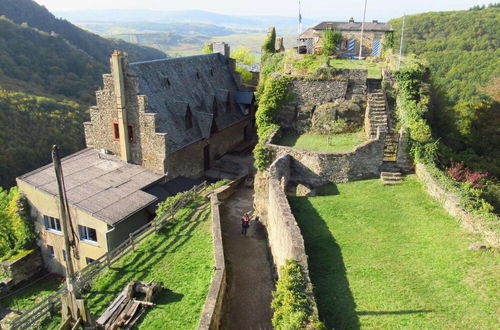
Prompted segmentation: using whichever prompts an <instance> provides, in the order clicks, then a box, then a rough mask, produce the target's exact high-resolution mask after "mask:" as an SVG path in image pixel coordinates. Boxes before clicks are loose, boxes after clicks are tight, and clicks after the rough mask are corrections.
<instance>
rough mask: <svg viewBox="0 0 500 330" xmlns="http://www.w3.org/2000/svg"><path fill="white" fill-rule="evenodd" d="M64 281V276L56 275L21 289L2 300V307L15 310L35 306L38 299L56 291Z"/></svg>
mask: <svg viewBox="0 0 500 330" xmlns="http://www.w3.org/2000/svg"><path fill="white" fill-rule="evenodd" d="M62 283H63V278H61V277H59V276H55V275H49V276H48V277H46V278H44V279H43V280H40V281H39V282H36V283H35V284H33V285H31V286H29V287H26V288H25V289H21V290H20V291H18V292H16V293H15V294H14V295H12V296H9V297H7V298H4V299H2V300H0V307H3V308H8V309H13V310H27V309H30V308H32V307H34V306H35V305H36V304H37V302H38V301H40V300H41V299H43V298H45V297H48V296H50V295H51V294H54V293H56V291H57V290H58V289H59V287H60V286H61V285H62Z"/></svg>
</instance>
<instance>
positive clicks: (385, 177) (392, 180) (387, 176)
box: [380, 172, 403, 185]
mask: <svg viewBox="0 0 500 330" xmlns="http://www.w3.org/2000/svg"><path fill="white" fill-rule="evenodd" d="M380 180H382V182H383V183H384V184H385V185H395V184H400V183H401V182H402V181H403V175H402V174H401V172H380Z"/></svg>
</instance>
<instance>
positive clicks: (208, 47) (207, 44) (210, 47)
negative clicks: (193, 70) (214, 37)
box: [201, 43, 214, 54]
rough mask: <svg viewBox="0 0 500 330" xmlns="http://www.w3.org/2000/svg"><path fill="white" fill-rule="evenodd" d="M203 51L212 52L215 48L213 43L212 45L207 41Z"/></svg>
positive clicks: (204, 52)
mask: <svg viewBox="0 0 500 330" xmlns="http://www.w3.org/2000/svg"><path fill="white" fill-rule="evenodd" d="M201 52H202V53H203V54H212V53H213V52H214V50H213V48H212V45H210V44H209V43H205V45H203V49H202V50H201Z"/></svg>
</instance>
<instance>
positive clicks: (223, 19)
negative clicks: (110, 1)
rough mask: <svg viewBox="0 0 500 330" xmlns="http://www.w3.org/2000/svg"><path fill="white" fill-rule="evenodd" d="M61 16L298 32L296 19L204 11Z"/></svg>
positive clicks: (113, 11)
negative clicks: (272, 27)
mask: <svg viewBox="0 0 500 330" xmlns="http://www.w3.org/2000/svg"><path fill="white" fill-rule="evenodd" d="M56 14H57V15H58V16H61V17H64V18H66V19H69V20H70V21H72V22H155V23H179V22H184V23H186V22H190V23H205V24H214V25H219V26H226V27H238V28H258V29H261V32H262V31H264V30H266V29H267V28H268V27H269V26H276V27H277V28H278V29H294V30H295V31H296V29H297V24H298V22H297V18H296V17H282V16H232V15H223V14H217V13H212V12H208V11H203V10H183V11H159V10H129V9H111V10H82V11H69V12H57V13H56ZM317 23H318V20H317V19H307V18H304V19H303V20H302V24H303V25H304V26H309V25H315V24H317Z"/></svg>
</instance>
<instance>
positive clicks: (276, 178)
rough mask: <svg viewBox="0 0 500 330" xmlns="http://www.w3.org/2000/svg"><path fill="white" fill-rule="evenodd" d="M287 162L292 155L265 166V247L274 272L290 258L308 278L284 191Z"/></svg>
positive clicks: (299, 240) (288, 166)
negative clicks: (266, 204)
mask: <svg viewBox="0 0 500 330" xmlns="http://www.w3.org/2000/svg"><path fill="white" fill-rule="evenodd" d="M291 164H292V157H290V156H288V155H285V156H283V157H280V158H279V159H277V160H276V161H275V162H274V163H273V164H272V165H271V167H270V168H269V180H268V211H267V219H266V227H267V232H268V237H269V246H270V247H271V253H272V255H273V260H274V264H275V265H276V268H277V270H278V273H279V271H280V269H281V267H283V266H284V265H285V263H286V260H288V259H294V260H297V261H298V262H299V263H300V264H301V265H302V267H303V268H304V271H305V273H306V275H307V279H309V276H308V266H307V255H306V252H305V247H304V239H303V238H302V234H301V233H300V228H299V226H298V225H297V222H296V221H295V218H294V216H293V214H292V210H291V209H290V205H289V204H288V199H287V197H286V194H285V189H286V186H287V184H288V178H289V177H290V172H291Z"/></svg>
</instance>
